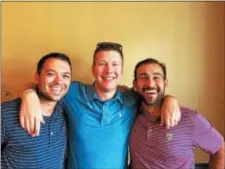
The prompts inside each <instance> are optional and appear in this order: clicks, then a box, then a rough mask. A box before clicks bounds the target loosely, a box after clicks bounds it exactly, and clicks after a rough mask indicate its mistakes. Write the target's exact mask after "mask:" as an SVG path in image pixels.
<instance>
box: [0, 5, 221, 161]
mask: <svg viewBox="0 0 225 169" xmlns="http://www.w3.org/2000/svg"><path fill="white" fill-rule="evenodd" d="M1 10H2V34H1V35H2V82H1V83H2V91H3V92H2V94H4V93H5V92H7V91H9V92H12V93H11V95H10V94H9V95H7V96H2V99H3V100H5V99H8V98H13V97H14V96H15V95H17V92H18V91H20V90H21V89H22V88H23V86H24V85H25V84H26V83H28V82H31V81H32V80H33V74H34V72H35V69H36V63H37V61H38V60H39V58H40V57H41V56H43V55H45V54H46V53H48V52H52V51H57V52H64V53H66V54H68V55H69V56H70V57H71V60H72V62H73V79H77V80H81V81H83V82H92V80H93V79H92V76H91V73H90V67H91V63H92V54H93V51H94V48H95V45H96V43H97V42H99V41H116V42H119V43H121V44H123V49H124V55H125V64H124V76H123V79H122V81H121V84H126V85H129V86H131V85H132V77H133V69H134V66H135V64H136V62H137V61H139V60H140V59H143V58H145V57H155V58H157V59H159V60H161V61H163V62H165V63H166V64H167V68H168V79H169V88H168V90H167V93H169V94H172V95H174V96H176V97H177V98H178V99H179V102H180V104H182V105H184V106H188V107H192V108H194V109H197V110H198V111H200V112H202V113H203V114H204V116H206V117H207V119H209V120H210V122H211V123H212V124H213V125H214V126H215V127H216V128H217V129H218V130H219V131H220V132H221V133H222V134H223V135H225V130H224V113H225V107H224V28H225V27H224V23H225V16H224V2H211V3H209V2H207V3H206V2H2V8H1ZM207 159H208V158H207V155H205V154H204V153H201V152H199V151H198V152H197V161H198V162H205V161H207Z"/></svg>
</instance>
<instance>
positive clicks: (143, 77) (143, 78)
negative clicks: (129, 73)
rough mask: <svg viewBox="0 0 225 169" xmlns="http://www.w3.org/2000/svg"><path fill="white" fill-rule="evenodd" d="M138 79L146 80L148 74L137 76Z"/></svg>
mask: <svg viewBox="0 0 225 169" xmlns="http://www.w3.org/2000/svg"><path fill="white" fill-rule="evenodd" d="M139 79H140V80H148V76H144V75H143V76H139Z"/></svg>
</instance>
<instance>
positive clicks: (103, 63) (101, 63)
mask: <svg viewBox="0 0 225 169" xmlns="http://www.w3.org/2000/svg"><path fill="white" fill-rule="evenodd" d="M105 64H106V63H105V62H100V63H99V64H98V65H99V66H104V65H105Z"/></svg>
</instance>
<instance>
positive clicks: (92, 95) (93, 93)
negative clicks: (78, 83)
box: [87, 82, 123, 104]
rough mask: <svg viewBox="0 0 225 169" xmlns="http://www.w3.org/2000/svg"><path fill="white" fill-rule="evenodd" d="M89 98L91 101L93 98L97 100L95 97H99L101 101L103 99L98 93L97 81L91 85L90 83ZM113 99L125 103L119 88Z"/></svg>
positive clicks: (88, 88)
mask: <svg viewBox="0 0 225 169" xmlns="http://www.w3.org/2000/svg"><path fill="white" fill-rule="evenodd" d="M87 98H88V100H89V101H92V100H95V99H97V100H99V101H102V100H101V99H100V98H99V96H98V94H97V93H96V90H95V82H94V83H92V84H91V85H88V87H87ZM111 100H118V101H119V102H120V103H121V104H123V97H122V93H121V92H120V91H119V90H117V91H116V94H115V95H114V96H113V98H112V99H110V101H111Z"/></svg>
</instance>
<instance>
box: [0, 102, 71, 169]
mask: <svg viewBox="0 0 225 169" xmlns="http://www.w3.org/2000/svg"><path fill="white" fill-rule="evenodd" d="M20 104H21V100H20V99H15V100H12V101H9V102H5V103H2V104H1V168H2V169H8V168H10V169H17V168H21V169H62V168H64V160H65V152H66V145H67V133H66V119H65V115H64V113H63V111H62V109H61V108H60V107H59V106H57V107H56V110H55V112H54V113H53V114H52V116H51V117H46V116H45V117H44V120H45V124H41V132H40V135H39V136H38V137H31V136H30V135H28V133H27V132H26V131H25V130H24V129H23V128H22V127H21V126H20V123H19V110H20Z"/></svg>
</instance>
